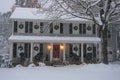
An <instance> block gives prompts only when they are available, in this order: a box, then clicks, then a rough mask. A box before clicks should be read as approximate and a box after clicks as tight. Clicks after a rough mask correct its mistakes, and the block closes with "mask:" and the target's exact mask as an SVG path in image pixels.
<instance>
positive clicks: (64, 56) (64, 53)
mask: <svg viewBox="0 0 120 80" xmlns="http://www.w3.org/2000/svg"><path fill="white" fill-rule="evenodd" d="M63 46H64V49H63V62H65V61H66V59H65V49H66V45H65V43H64V44H63Z"/></svg>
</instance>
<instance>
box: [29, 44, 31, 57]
mask: <svg viewBox="0 0 120 80" xmlns="http://www.w3.org/2000/svg"><path fill="white" fill-rule="evenodd" d="M28 47H29V48H28V57H29V58H30V53H31V44H30V43H28Z"/></svg>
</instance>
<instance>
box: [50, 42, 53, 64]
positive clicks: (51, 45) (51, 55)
mask: <svg viewBox="0 0 120 80" xmlns="http://www.w3.org/2000/svg"><path fill="white" fill-rule="evenodd" d="M50 47H51V49H50V62H51V61H52V58H53V43H51V44H50Z"/></svg>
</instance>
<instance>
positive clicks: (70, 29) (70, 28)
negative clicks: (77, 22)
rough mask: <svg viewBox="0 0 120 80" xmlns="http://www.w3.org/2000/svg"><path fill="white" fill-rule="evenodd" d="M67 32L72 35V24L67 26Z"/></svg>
mask: <svg viewBox="0 0 120 80" xmlns="http://www.w3.org/2000/svg"><path fill="white" fill-rule="evenodd" d="M69 31H70V34H72V23H70V24H69Z"/></svg>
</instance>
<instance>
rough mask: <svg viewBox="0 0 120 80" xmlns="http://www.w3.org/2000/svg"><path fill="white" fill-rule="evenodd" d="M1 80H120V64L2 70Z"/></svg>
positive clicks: (0, 72) (0, 73) (0, 69)
mask: <svg viewBox="0 0 120 80" xmlns="http://www.w3.org/2000/svg"><path fill="white" fill-rule="evenodd" d="M0 80H120V64H119V63H117V64H116V63H114V64H113V63H112V64H109V65H104V64H84V65H69V66H65V67H52V66H41V67H30V66H29V67H15V68H0Z"/></svg>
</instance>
